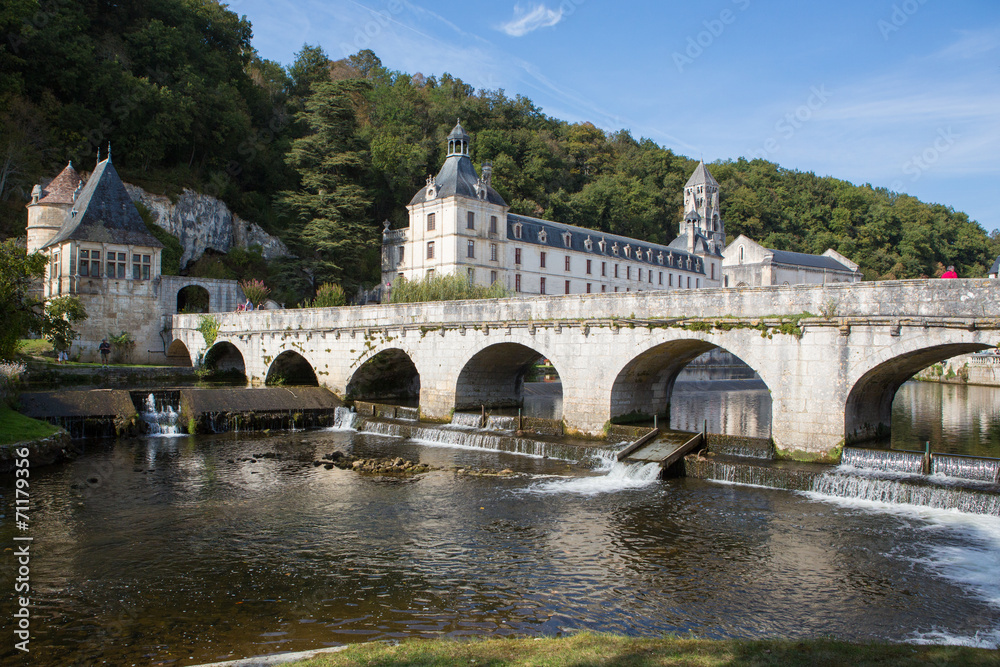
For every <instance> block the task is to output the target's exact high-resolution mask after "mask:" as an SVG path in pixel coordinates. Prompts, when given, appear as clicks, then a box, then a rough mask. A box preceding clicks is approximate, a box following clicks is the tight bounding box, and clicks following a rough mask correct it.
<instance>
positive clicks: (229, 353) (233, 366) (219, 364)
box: [171, 340, 247, 377]
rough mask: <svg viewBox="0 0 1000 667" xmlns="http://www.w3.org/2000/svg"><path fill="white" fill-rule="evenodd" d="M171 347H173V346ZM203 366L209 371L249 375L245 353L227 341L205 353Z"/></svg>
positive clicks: (218, 343)
mask: <svg viewBox="0 0 1000 667" xmlns="http://www.w3.org/2000/svg"><path fill="white" fill-rule="evenodd" d="M171 347H173V346H172V345H171ZM202 364H203V365H204V366H205V368H208V369H209V370H213V371H218V372H224V373H225V372H228V373H240V374H242V375H243V376H244V377H245V376H246V374H247V365H246V360H245V358H244V356H243V352H242V351H241V350H240V349H239V348H238V347H236V346H235V345H233V344H232V343H231V342H229V341H227V340H223V341H218V342H216V343H215V345H213V346H212V347H210V348H209V349H208V350H207V351H206V352H205V357H204V359H203V360H202Z"/></svg>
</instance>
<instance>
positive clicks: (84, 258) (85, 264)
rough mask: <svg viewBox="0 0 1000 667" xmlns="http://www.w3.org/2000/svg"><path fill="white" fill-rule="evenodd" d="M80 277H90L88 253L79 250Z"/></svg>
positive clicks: (87, 251)
mask: <svg viewBox="0 0 1000 667" xmlns="http://www.w3.org/2000/svg"><path fill="white" fill-rule="evenodd" d="M80 275H81V276H89V275H90V251H89V250H81V251H80Z"/></svg>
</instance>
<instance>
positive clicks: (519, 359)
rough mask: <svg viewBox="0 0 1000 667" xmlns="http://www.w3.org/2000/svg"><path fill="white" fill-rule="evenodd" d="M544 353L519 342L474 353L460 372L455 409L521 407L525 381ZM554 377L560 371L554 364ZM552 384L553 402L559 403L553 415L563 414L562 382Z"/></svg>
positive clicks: (456, 387)
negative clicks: (556, 411)
mask: <svg viewBox="0 0 1000 667" xmlns="http://www.w3.org/2000/svg"><path fill="white" fill-rule="evenodd" d="M543 359H545V355H544V354H542V353H541V352H539V351H538V350H535V349H532V348H530V347H528V346H526V345H522V344H520V343H497V344H495V345H490V346H488V347H486V348H484V349H482V350H480V351H479V352H477V353H476V354H475V355H473V356H472V358H471V359H469V361H467V362H466V364H465V366H463V367H462V370H461V372H460V373H459V375H458V381H457V383H456V386H455V409H456V410H462V409H478V408H480V407H484V406H485V407H486V408H505V407H519V406H520V405H522V403H523V401H524V398H525V384H526V382H529V383H530V382H531V380H532V379H533V378H532V377H531V373H532V371H533V369H534V368H535V366H536V363H537V362H539V361H541V360H543ZM551 373H552V374H553V375H554V377H555V379H558V378H559V371H558V369H556V368H554V367H553V368H552V371H551ZM552 384H553V387H552V388H553V389H554V390H555V391H554V392H553V393H557V394H558V396H553V397H552V399H553V404H554V405H555V404H558V413H559V414H556V415H554V416H553V418H554V419H561V418H562V414H561V413H562V384H561V382H559V383H558V388H557V389H556V387H555V383H552Z"/></svg>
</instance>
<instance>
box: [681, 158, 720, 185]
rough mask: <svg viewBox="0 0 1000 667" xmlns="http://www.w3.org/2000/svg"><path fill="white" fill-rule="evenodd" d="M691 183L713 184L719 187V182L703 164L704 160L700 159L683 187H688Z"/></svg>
mask: <svg viewBox="0 0 1000 667" xmlns="http://www.w3.org/2000/svg"><path fill="white" fill-rule="evenodd" d="M692 185H714V186H715V187H719V182H718V181H717V180H715V179H714V178H712V174H710V173H709V172H708V167H706V166H705V161H704V160H702V161H701V162H699V163H698V166H697V167H695V168H694V173H693V174H691V178H689V179H688V182H687V183H686V184H685V185H684V187H686V188H687V187H690V186H692Z"/></svg>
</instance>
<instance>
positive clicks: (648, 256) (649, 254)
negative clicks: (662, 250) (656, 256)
mask: <svg viewBox="0 0 1000 667" xmlns="http://www.w3.org/2000/svg"><path fill="white" fill-rule="evenodd" d="M646 261H647V262H652V261H653V249H652V248H646Z"/></svg>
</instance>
